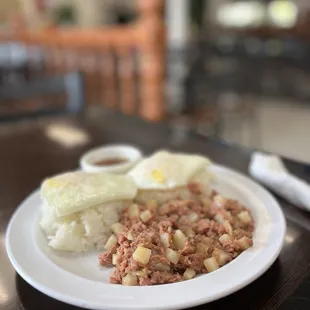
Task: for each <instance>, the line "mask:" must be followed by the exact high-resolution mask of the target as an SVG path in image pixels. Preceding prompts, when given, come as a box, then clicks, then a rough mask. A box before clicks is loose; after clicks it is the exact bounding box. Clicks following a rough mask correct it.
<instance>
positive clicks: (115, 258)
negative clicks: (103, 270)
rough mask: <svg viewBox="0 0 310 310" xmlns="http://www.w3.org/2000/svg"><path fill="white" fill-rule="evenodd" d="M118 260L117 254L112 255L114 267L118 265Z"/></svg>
mask: <svg viewBox="0 0 310 310" xmlns="http://www.w3.org/2000/svg"><path fill="white" fill-rule="evenodd" d="M117 260H118V255H117V254H113V255H112V264H113V265H114V266H115V265H117Z"/></svg>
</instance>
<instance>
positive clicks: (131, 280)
mask: <svg viewBox="0 0 310 310" xmlns="http://www.w3.org/2000/svg"><path fill="white" fill-rule="evenodd" d="M122 284H123V285H126V286H134V285H137V284H138V279H137V276H136V275H135V274H132V273H128V274H127V275H126V276H125V277H124V278H123V279H122Z"/></svg>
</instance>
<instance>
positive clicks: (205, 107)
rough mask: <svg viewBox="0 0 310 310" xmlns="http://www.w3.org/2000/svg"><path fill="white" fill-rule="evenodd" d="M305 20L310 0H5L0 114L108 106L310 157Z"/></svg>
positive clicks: (0, 28) (28, 116)
mask: <svg viewBox="0 0 310 310" xmlns="http://www.w3.org/2000/svg"><path fill="white" fill-rule="evenodd" d="M309 26H310V1H309V0H260V1H258V0H256V1H253V0H248V1H245V0H243V1H237V0H165V1H164V0H87V1H86V0H1V2H0V122H1V123H3V124H4V123H7V122H10V123H12V122H13V123H18V122H21V121H25V120H27V121H29V122H31V121H32V119H33V118H36V119H37V118H41V117H42V118H43V117H46V116H48V115H51V114H59V115H63V114H81V115H83V114H84V113H90V111H95V109H98V107H100V108H102V109H109V110H111V111H115V113H123V114H126V115H128V117H130V115H135V116H137V117H140V118H143V119H145V120H146V121H148V122H168V123H169V124H170V125H171V126H172V127H173V128H174V129H175V130H176V132H179V133H181V134H184V133H185V134H186V132H189V131H195V132H197V133H199V134H200V135H203V136H205V137H211V138H214V139H220V140H221V141H223V142H226V143H232V144H236V145H239V146H244V147H251V148H255V149H263V150H266V151H270V152H276V153H279V154H281V155H284V156H287V157H290V158H293V159H297V160H300V161H305V162H309V161H310V140H309V139H308V138H307V137H308V133H309V132H310V30H309V29H310V28H309ZM308 65H309V67H308ZM116 126H120V124H116ZM0 130H1V127H0Z"/></svg>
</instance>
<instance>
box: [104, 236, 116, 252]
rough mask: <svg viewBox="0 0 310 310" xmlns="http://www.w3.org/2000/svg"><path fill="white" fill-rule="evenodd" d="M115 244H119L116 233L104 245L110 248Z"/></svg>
mask: <svg viewBox="0 0 310 310" xmlns="http://www.w3.org/2000/svg"><path fill="white" fill-rule="evenodd" d="M115 244H117V238H116V236H115V235H111V236H110V238H109V239H108V241H107V243H106V244H105V246H104V247H105V248H106V249H107V250H110V249H111V248H112V247H113V246H114V245H115Z"/></svg>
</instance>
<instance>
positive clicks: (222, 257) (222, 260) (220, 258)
mask: <svg viewBox="0 0 310 310" xmlns="http://www.w3.org/2000/svg"><path fill="white" fill-rule="evenodd" d="M212 256H213V257H214V258H215V259H216V261H217V262H218V264H219V265H220V266H223V265H225V264H226V263H228V262H229V261H230V256H229V255H228V254H227V253H226V252H224V251H222V250H220V249H215V250H214V251H213V253H212Z"/></svg>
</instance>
